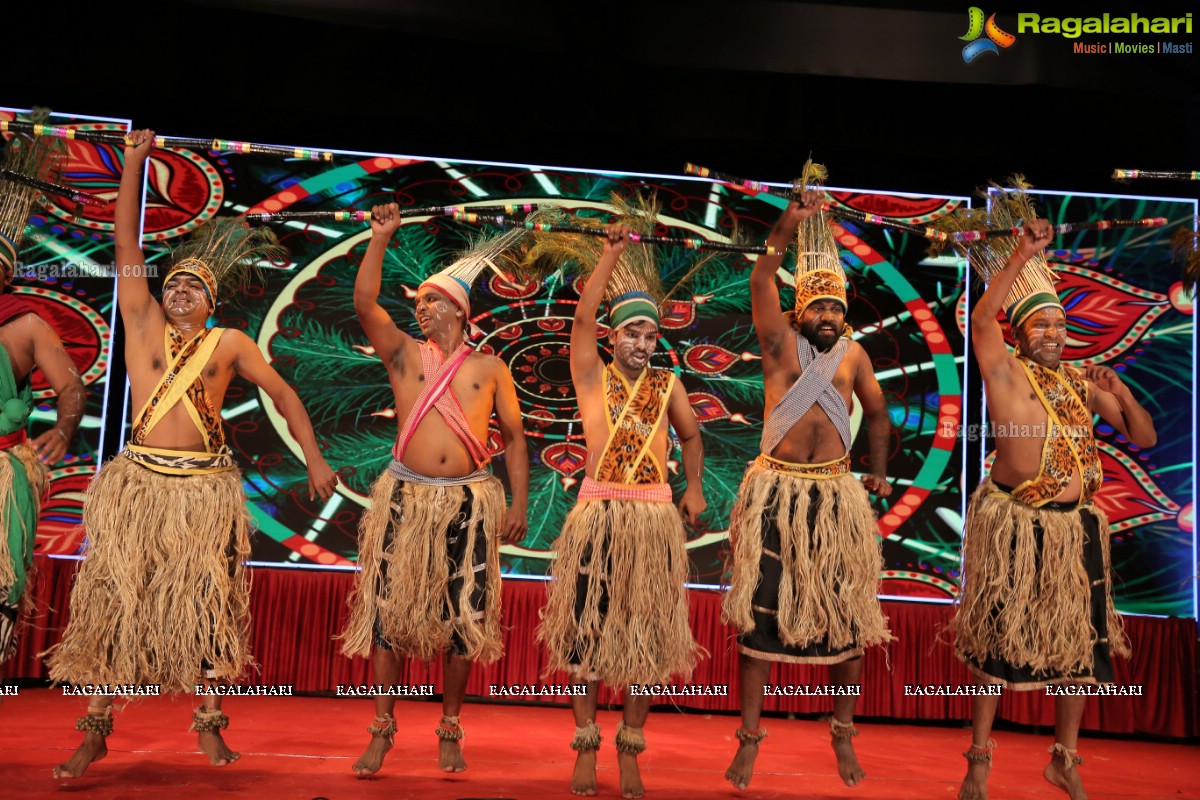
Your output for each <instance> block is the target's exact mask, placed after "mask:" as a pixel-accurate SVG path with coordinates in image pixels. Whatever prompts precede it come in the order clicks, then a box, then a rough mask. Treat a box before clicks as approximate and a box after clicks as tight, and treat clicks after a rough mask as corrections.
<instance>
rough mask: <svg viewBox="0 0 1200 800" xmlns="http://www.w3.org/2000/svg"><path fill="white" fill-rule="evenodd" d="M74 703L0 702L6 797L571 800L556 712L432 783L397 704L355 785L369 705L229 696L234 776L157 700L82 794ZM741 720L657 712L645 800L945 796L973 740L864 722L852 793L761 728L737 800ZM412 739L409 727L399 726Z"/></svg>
mask: <svg viewBox="0 0 1200 800" xmlns="http://www.w3.org/2000/svg"><path fill="white" fill-rule="evenodd" d="M84 706H85V702H84V701H83V699H81V698H75V697H69V698H68V697H63V696H62V695H61V691H59V690H53V691H52V690H48V689H24V690H22V691H21V693H20V694H19V695H17V696H15V697H6V698H4V699H3V702H2V703H0V752H2V755H0V781H2V782H0V797H4V798H10V797H11V798H18V797H19V798H35V797H62V796H63V794H64V793H65V794H74V795H77V796H79V797H88V798H114V799H115V798H171V800H186V799H187V798H214V797H223V798H237V797H246V798H251V797H253V798H259V797H270V798H298V799H300V800H308V799H309V798H317V797H325V798H329V800H344V799H345V798H365V797H388V798H422V800H426V799H427V800H454V799H457V798H486V799H487V800H493V799H494V798H496V799H498V798H513V799H514V800H532V799H534V798H568V797H571V794H570V792H569V791H568V784H567V781H568V779H569V777H570V770H571V764H572V763H573V761H574V758H573V756H574V753H573V752H572V751H571V750H569V749H568V748H567V742H568V741H569V739H570V737H571V735H572V733H573V725H572V722H571V719H570V715H569V713H568V712H567V711H566V710H565V709H561V708H534V707H526V706H500V705H482V704H480V705H470V704H468V706H467V708H466V710H465V713H464V714H463V722H464V725H465V726H466V728H467V731H468V737H467V740H466V748H465V755H466V759H467V763H468V764H469V769H468V770H467V772H465V773H462V774H461V775H457V776H454V777H446V776H443V775H442V774H441V773H439V772H438V771H437V760H436V755H437V747H436V739H435V738H434V736H433V728H434V727H435V726H436V724H437V719H438V715H439V713H440V706H438V705H437V704H435V703H432V702H416V701H407V702H406V701H402V702H400V703H399V704H398V705H397V716H398V717H399V720H400V724H401V729H400V732H399V733H398V734H397V736H396V747H395V749H393V750H392V752H391V754H389V758H388V760H387V762H386V763H385V764H384V768H383V771H382V772H381V773H379V775H378V776H377V777H375V778H373V779H369V780H360V779H357V778H355V777H354V776H353V775H352V774H351V773H350V765H351V764H352V763H353V762H354V760H355V759H356V758H357V756H358V755H359V753H360V751H361V750H362V748H363V746H365V744H366V742H367V739H368V735H367V733H366V732H365V730H364V728H365V726H366V725H367V724H368V723H369V722H370V721H371V718H372V706H371V703H370V701H369V700H357V699H355V700H346V699H325V698H312V697H295V698H234V699H232V700H229V701H227V703H226V711H227V713H228V714H229V715H230V718H231V725H230V728H229V730H228V731H227V732H226V740H227V741H228V742H229V744H230V745H231V746H232V747H234V748H235V749H239V750H240V751H241V752H242V758H241V760H240V761H238V762H237V763H236V764H233V765H231V766H229V767H224V768H220V769H218V768H214V767H210V766H208V764H207V761H206V760H205V759H204V757H203V756H202V755H200V754H199V753H198V752H197V751H196V750H195V735H194V734H190V733H188V732H187V727H188V725H189V724H190V721H191V720H190V716H191V703H190V701H189V700H188V699H186V698H179V699H170V698H152V699H149V700H144V701H142V702H140V703H136V704H131V705H130V706H129V707H127V708H126V709H125V710H123V711H120V712H118V713H117V715H116V731H115V732H114V733H113V735H112V736H111V737H109V754H108V757H107V758H106V759H104V760H103V761H100V762H97V763H96V764H94V765H93V767H92V768H91V770H89V772H88V774H87V775H85V776H84V777H83V778H81V779H78V780H75V781H63V782H59V781H55V780H54V779H53V778H52V777H51V775H50V770H51V768H52V767H53V766H54V765H55V764H57V763H60V762H61V761H63V760H65V759H66V758H67V757H68V756H69V755H70V753H71V751H72V750H73V749H74V748H75V747H76V745H77V744H78V743H79V738H80V736H81V734H79V733H76V732H75V731H74V729H73V728H74V719H75V717H76V715H77V714H79V713H82V709H83V708H84ZM618 718H619V717H618V712H615V711H601V712H600V724H601V726H602V727H603V728H604V739H605V741H604V744H603V746H602V749H601V754H600V774H599V781H600V787H599V792H598V796H599V797H620V793H619V791H618V790H617V768H616V753H615V751H614V750H613V748H612V734H613V732H614V731H615V729H616V723H617V720H618ZM736 724H737V723H736V720H735V718H734V717H732V716H727V715H711V716H710V715H702V714H696V713H692V714H687V715H684V714H680V713H678V712H674V711H671V710H659V711H655V712H654V713H652V715H651V717H650V722H649V724H648V725H647V739H648V740H649V744H650V749H649V750H647V751H646V753H645V754H643V756H642V758H641V762H642V776H643V779H644V780H645V783H646V789H647V797H648V798H671V799H672V800H674V799H675V798H686V800H715V799H716V798H736V797H746V798H764V800H765V799H766V798H787V799H788V800H825V799H826V798H851V797H854V798H872V799H873V800H884V799H885V798H886V800H901V799H903V798H921V799H922V800H930V799H931V798H946V799H947V800H951V799H952V798H954V796H955V794H956V792H957V789H958V782H959V780H960V779H961V777H962V773H963V770H964V767H965V762H964V761H963V759H962V757H961V756H960V755H959V753H961V752H962V750H963V749H965V746H966V745H967V744H968V742H969V735H970V734H969V732H968V731H966V730H963V729H954V728H942V727H926V726H920V727H918V726H909V725H898V724H893V723H887V724H872V723H870V722H865V723H860V724H859V728H860V730H861V731H862V733H861V735H860V736H859V737H858V738H857V739H856V740H855V745H856V747H857V748H858V754H859V759H860V760H861V762H862V764H863V767H864V768H865V769H866V771H867V775H868V778H867V781H866V782H865V783H864V784H863V785H861V786H859V787H857V788H854V789H850V788H847V787H844V786H843V785H842V784H841V782H840V781H839V780H838V778H837V773H836V771H835V768H834V760H833V755H832V753H831V751H830V749H829V744H828V734H827V730H828V729H827V727H826V726H825V725H824V724H823V723H820V722H815V721H808V720H784V719H774V720H766V725H767V727H768V728H769V729H770V732H771V736H770V738H769V739H768V740H767V741H766V743H765V744H764V747H763V752H762V755H761V756H760V757H759V763H758V768H759V772H758V774H757V775H756V776H755V779H754V783H753V784H752V785H751V787H750V789H749V790H748V791H746V792H737V791H735V790H733V789H732V788H731V787H729V786H728V784H726V783H725V781H724V779H723V777H722V775H723V773H724V771H725V768H726V766H728V762H729V759H730V757H731V756H732V754H733V752H734V749H735V741H734V738H733V730H734V728H735V727H736ZM406 726H407V727H406ZM996 738H997V740H998V741H999V748H998V749H997V751H996V766H995V769H994V771H993V773H992V781H991V797H992V800H1006V799H1007V798H1022V799H1023V798H1062V797H1065V795H1063V794H1062V793H1061V792H1059V791H1058V790H1056V789H1054V788H1053V787H1051V786H1050V785H1049V784H1046V783H1045V782H1043V780H1042V777H1041V771H1042V767H1043V766H1044V764H1045V761H1046V759H1047V757H1048V756H1047V755H1046V747H1047V745H1048V744H1049V743H1050V740H1049V738H1048V736H1035V735H1032V734H1028V733H1013V732H1007V731H1000V732H999V733H998V734H997V736H996ZM1080 754H1081V755H1083V756H1084V757H1085V758H1086V760H1087V763H1086V764H1085V765H1084V767H1083V776H1084V780H1085V781H1086V784H1087V786H1088V789H1089V792H1090V794H1089V796H1090V798H1091V800H1115V799H1116V798H1152V799H1158V798H1162V799H1163V800H1165V799H1166V798H1171V799H1172V800H1186V799H1187V798H1192V799H1193V800H1195V799H1197V798H1200V750H1198V749H1197V748H1196V747H1193V746H1188V745H1179V744H1156V743H1148V742H1134V741H1125V740H1117V739H1111V738H1105V739H1095V738H1085V739H1083V740H1082V741H1081V743H1080Z"/></svg>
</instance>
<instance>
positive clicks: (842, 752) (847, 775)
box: [832, 736, 867, 786]
mask: <svg viewBox="0 0 1200 800" xmlns="http://www.w3.org/2000/svg"><path fill="white" fill-rule="evenodd" d="M832 738H833V752H834V755H836V756H837V766H838V775H840V776H841V778H842V783H844V784H846V785H847V786H858V785H859V784H860V783H862V782H863V779H864V778H866V777H867V773H865V772H863V768H862V767H860V766H859V765H858V756H856V755H854V745H853V744H851V743H850V737H849V736H834V737H832Z"/></svg>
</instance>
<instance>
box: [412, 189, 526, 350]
mask: <svg viewBox="0 0 1200 800" xmlns="http://www.w3.org/2000/svg"><path fill="white" fill-rule="evenodd" d="M539 213H540V212H534V214H533V215H532V216H531V217H530V219H536V218H537V217H538V214H539ZM529 236H530V234H529V231H528V230H526V229H524V228H512V229H510V230H506V231H504V232H503V233H498V234H495V235H492V236H484V237H480V238H478V239H476V240H475V241H473V242H472V243H471V245H470V246H469V247H468V248H467V249H466V250H464V251H463V252H462V253H460V254H459V256H458V258H457V259H456V260H455V261H454V263H453V264H451V265H450V266H448V267H446V268H445V269H443V270H442V271H440V272H435V273H434V274H433V275H430V276H429V277H428V278H426V279H425V280H424V281H422V282H421V286H419V287H417V291H418V292H419V291H420V290H421V287H424V286H432V287H433V288H434V289H437V290H438V291H439V292H441V293H442V294H444V295H446V297H447V298H449V300H450V301H451V302H452V303H454V304H455V305H456V306H458V307H459V308H460V309H461V310H462V312H463V317H464V319H466V320H470V319H471V287H472V286H473V285H474V284H475V281H477V280H478V279H479V274H480V273H481V272H483V271H484V270H485V269H490V270H492V271H493V272H495V273H496V274H497V275H499V276H500V277H501V278H503V279H504V280H506V281H510V282H511V281H512V280H513V279H514V277H513V276H514V275H516V274H520V273H521V265H522V264H523V262H524V260H525V258H524V257H525V253H526V252H527V250H528V247H529ZM468 330H469V333H470V335H471V336H472V337H475V336H479V335H480V334H481V333H482V331H480V330H479V328H478V326H476V325H475V324H474V323H471V322H468Z"/></svg>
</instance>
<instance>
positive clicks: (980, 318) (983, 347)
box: [971, 219, 1054, 383]
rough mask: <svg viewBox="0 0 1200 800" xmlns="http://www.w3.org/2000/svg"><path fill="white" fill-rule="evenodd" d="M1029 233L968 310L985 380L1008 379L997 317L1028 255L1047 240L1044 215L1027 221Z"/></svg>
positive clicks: (973, 348)
mask: <svg viewBox="0 0 1200 800" xmlns="http://www.w3.org/2000/svg"><path fill="white" fill-rule="evenodd" d="M1029 227H1030V228H1031V229H1032V230H1033V233H1032V234H1029V233H1026V234H1024V235H1022V236H1021V238H1020V240H1019V241H1018V242H1017V249H1016V250H1014V251H1013V254H1012V257H1010V258H1009V259H1008V263H1007V264H1005V266H1004V269H1003V270H1001V271H1000V274H999V275H997V276H996V277H995V278H994V279H993V280H992V284H991V286H989V287H988V288H987V291H986V292H984V293H983V297H981V298H979V302H977V303H976V304H975V310H974V311H972V312H971V352H973V353H974V354H975V361H976V362H977V363H978V364H979V372H980V373H981V374H982V375H983V379H984V380H985V381H991V382H993V383H995V382H998V381H1005V380H1007V379H1008V378H1009V377H1010V376H1011V375H1012V374H1013V373H1012V372H1011V371H1010V369H1009V368H1010V367H1011V366H1012V359H1010V358H1009V353H1008V347H1007V346H1006V345H1005V344H1004V332H1003V331H1002V330H1001V329H1000V323H999V322H997V321H996V317H998V316H999V315H1000V312H1001V311H1003V310H1004V300H1005V298H1007V297H1008V292H1009V290H1010V289H1012V285H1013V283H1014V282H1015V281H1016V280H1017V276H1018V275H1020V274H1021V268H1022V267H1024V266H1025V264H1026V262H1028V261H1029V259H1031V258H1033V257H1034V256H1035V255H1037V254H1038V253H1040V252H1041V251H1042V249H1043V248H1044V247H1045V246H1046V245H1048V244H1049V243H1050V239H1051V238H1053V236H1054V229H1053V228H1052V227H1051V225H1050V223H1049V222H1047V221H1046V220H1044V219H1035V220H1033V221H1032V222H1030V223H1029Z"/></svg>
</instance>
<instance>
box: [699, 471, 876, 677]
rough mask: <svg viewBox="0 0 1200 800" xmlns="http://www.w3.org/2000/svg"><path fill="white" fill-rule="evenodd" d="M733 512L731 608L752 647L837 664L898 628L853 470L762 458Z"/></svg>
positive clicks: (747, 648)
mask: <svg viewBox="0 0 1200 800" xmlns="http://www.w3.org/2000/svg"><path fill="white" fill-rule="evenodd" d="M732 518H733V521H732V525H731V530H730V537H731V538H732V540H733V577H732V578H731V581H730V590H729V591H728V592H727V593H726V595H725V599H724V604H723V608H722V616H723V617H724V619H725V621H726V622H728V623H730V624H732V625H733V626H734V627H735V628H737V629H738V631H739V632H740V634H741V649H742V651H743V652H746V653H747V654H749V655H752V656H755V657H757V658H764V659H768V660H772V661H788V662H796V663H812V664H834V663H838V662H840V661H845V660H848V659H850V658H854V657H856V656H858V655H861V653H862V648H863V647H865V646H871V645H877V644H883V643H884V642H887V641H889V640H890V639H891V638H892V636H891V633H890V632H889V631H888V626H887V617H885V616H884V615H883V609H882V608H881V607H880V605H879V599H878V598H877V597H876V594H877V592H878V589H879V576H880V572H881V570H882V568H883V558H882V555H881V551H880V544H879V528H878V525H877V524H876V522H875V514H874V512H873V511H872V510H871V505H870V501H869V498H868V497H867V491H866V489H864V488H863V485H862V483H861V482H859V481H858V480H857V479H856V478H855V477H854V476H853V475H851V474H849V473H846V474H844V475H840V476H838V477H831V478H822V479H812V478H804V477H799V476H796V475H791V474H787V473H785V472H780V471H778V470H774V469H768V468H767V467H764V466H762V465H761V464H759V463H755V464H753V465H751V467H750V469H749V470H748V471H747V473H746V476H745V478H744V479H743V480H742V485H741V488H740V489H739V491H738V500H737V504H736V505H735V507H734V510H733V515H732ZM776 547H777V548H778V552H776V550H775V549H774V548H776Z"/></svg>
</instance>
